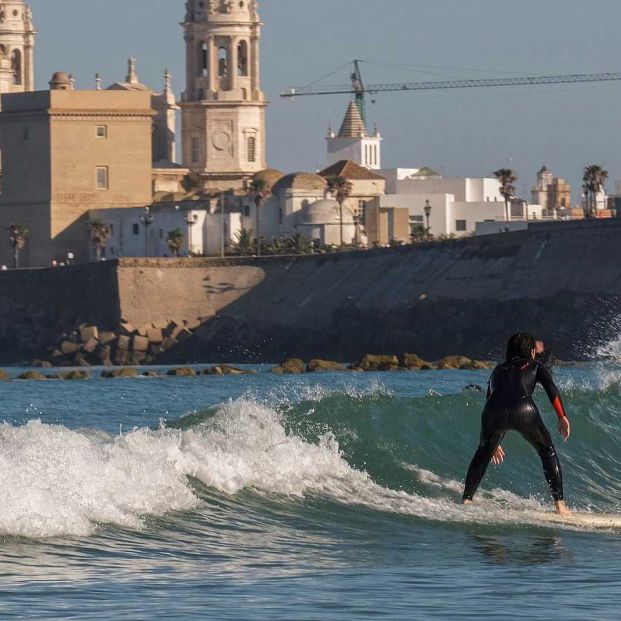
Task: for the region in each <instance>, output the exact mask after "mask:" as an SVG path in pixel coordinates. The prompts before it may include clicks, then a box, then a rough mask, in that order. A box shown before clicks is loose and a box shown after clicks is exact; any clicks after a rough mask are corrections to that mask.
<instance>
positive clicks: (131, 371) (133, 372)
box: [101, 367, 140, 379]
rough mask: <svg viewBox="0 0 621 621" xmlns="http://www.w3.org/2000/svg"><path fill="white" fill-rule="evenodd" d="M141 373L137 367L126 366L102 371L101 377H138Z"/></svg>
mask: <svg viewBox="0 0 621 621" xmlns="http://www.w3.org/2000/svg"><path fill="white" fill-rule="evenodd" d="M139 375H140V373H139V371H138V369H136V368H135V367H124V368H122V369H111V370H110V371H102V373H101V377H105V378H106V379H116V378H119V377H138V376H139Z"/></svg>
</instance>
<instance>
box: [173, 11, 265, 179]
mask: <svg viewBox="0 0 621 621" xmlns="http://www.w3.org/2000/svg"><path fill="white" fill-rule="evenodd" d="M182 25H183V28H184V30H185V42H186V73H187V75H186V91H185V93H184V94H183V97H182V102H181V104H180V105H181V110H182V144H183V164H184V166H185V167H186V168H189V169H190V171H192V173H194V175H195V176H196V178H197V179H198V182H199V185H200V186H201V187H202V188H205V189H228V188H232V187H235V188H239V187H243V185H244V183H245V181H246V180H247V179H249V178H250V177H252V175H254V173H256V172H258V171H259V170H263V169H264V168H266V162H265V108H266V107H267V102H266V101H265V95H264V94H263V92H262V91H261V82H260V77H261V76H260V37H261V26H262V24H261V21H260V19H259V14H258V3H257V1H256V0H187V2H186V16H185V21H184V23H183V24H182Z"/></svg>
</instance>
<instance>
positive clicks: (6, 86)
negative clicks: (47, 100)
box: [0, 0, 36, 93]
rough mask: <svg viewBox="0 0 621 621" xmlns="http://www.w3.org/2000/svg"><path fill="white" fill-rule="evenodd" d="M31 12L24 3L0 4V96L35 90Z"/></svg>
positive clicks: (1, 1) (7, 0)
mask: <svg viewBox="0 0 621 621" xmlns="http://www.w3.org/2000/svg"><path fill="white" fill-rule="evenodd" d="M35 35H36V32H35V31H34V28H33V26H32V10H31V9H30V7H29V6H28V5H26V4H24V2H23V0H0V93H23V92H27V91H33V90H34V42H35Z"/></svg>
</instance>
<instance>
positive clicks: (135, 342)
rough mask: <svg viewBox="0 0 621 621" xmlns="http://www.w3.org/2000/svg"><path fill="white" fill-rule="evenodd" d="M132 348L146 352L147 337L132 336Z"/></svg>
mask: <svg viewBox="0 0 621 621" xmlns="http://www.w3.org/2000/svg"><path fill="white" fill-rule="evenodd" d="M132 349H133V350H134V351H142V352H146V351H147V350H148V349H149V339H148V338H147V337H146V336H139V335H136V336H134V338H133V339H132Z"/></svg>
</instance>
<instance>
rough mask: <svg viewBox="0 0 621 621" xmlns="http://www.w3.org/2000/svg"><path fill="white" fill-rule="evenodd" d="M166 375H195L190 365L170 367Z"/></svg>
mask: <svg viewBox="0 0 621 621" xmlns="http://www.w3.org/2000/svg"><path fill="white" fill-rule="evenodd" d="M166 375H169V376H171V377H196V371H195V370H194V369H191V368H190V367H181V368H179V369H170V370H169V371H168V372H167V373H166Z"/></svg>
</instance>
